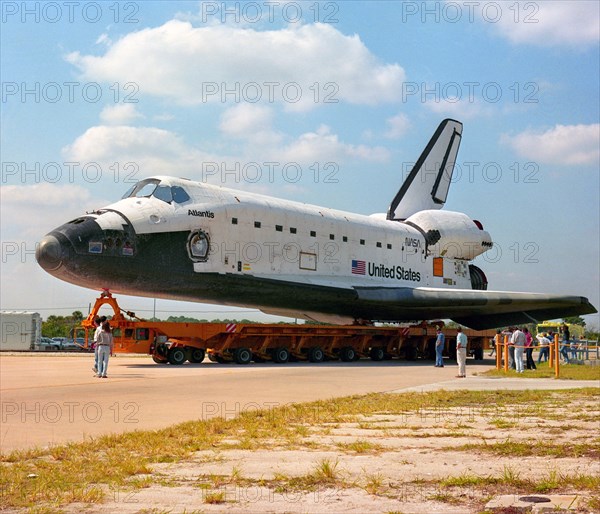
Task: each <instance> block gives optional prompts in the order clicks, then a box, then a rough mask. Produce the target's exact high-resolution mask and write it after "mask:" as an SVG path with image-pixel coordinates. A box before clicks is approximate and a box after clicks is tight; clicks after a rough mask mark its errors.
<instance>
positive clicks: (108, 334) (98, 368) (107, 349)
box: [92, 316, 114, 378]
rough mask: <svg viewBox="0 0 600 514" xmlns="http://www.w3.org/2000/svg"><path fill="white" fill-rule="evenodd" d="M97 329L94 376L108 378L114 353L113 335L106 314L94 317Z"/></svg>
mask: <svg viewBox="0 0 600 514" xmlns="http://www.w3.org/2000/svg"><path fill="white" fill-rule="evenodd" d="M94 324H95V325H96V330H95V332H94V367H93V368H92V369H93V371H94V376H95V377H98V378H108V375H107V371H108V359H109V357H110V356H112V354H113V347H114V346H113V335H112V329H111V328H110V323H109V322H108V321H107V319H106V316H101V317H98V316H97V317H96V318H95V319H94Z"/></svg>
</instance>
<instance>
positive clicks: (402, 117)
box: [385, 113, 410, 139]
mask: <svg viewBox="0 0 600 514" xmlns="http://www.w3.org/2000/svg"><path fill="white" fill-rule="evenodd" d="M386 123H387V126H388V130H387V132H386V133H385V137H387V138H388V139H399V138H401V137H402V136H403V135H404V134H406V132H407V131H408V129H409V128H410V121H409V119H408V116H406V114H402V113H400V114H397V115H396V116H392V117H391V118H388V119H387V120H386Z"/></svg>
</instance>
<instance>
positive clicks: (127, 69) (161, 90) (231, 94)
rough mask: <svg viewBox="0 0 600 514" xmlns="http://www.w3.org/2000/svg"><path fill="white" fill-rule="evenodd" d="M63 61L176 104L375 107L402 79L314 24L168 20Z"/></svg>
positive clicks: (87, 74)
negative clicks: (266, 26) (261, 26)
mask: <svg viewBox="0 0 600 514" xmlns="http://www.w3.org/2000/svg"><path fill="white" fill-rule="evenodd" d="M67 60H68V61H69V62H71V63H72V64H74V65H75V66H77V67H78V68H79V69H80V70H81V73H82V75H83V77H84V78H85V79H87V80H94V81H98V82H111V83H112V82H115V81H117V82H120V83H126V82H135V83H136V84H137V85H138V87H139V91H140V93H142V94H150V95H154V96H159V97H166V98H169V99H171V100H172V101H175V102H177V103H178V104H181V105H197V104H202V103H206V102H231V103H235V102H237V103H239V102H243V101H247V102H255V101H268V102H273V101H277V102H281V103H283V104H284V105H285V106H286V108H287V109H289V110H306V109H310V108H313V107H315V106H316V105H319V104H321V103H324V102H335V101H345V102H349V103H354V104H368V105H376V104H379V103H381V102H390V101H397V100H398V98H399V95H400V92H401V85H402V82H403V81H404V79H405V73H404V70H403V69H402V67H401V66H399V65H398V64H395V63H394V64H385V63H381V62H380V61H379V59H378V58H377V57H376V56H375V55H373V54H372V53H371V52H370V51H369V49H368V48H367V47H366V46H365V45H364V43H363V42H362V41H361V39H360V37H359V36H358V35H352V36H347V35H344V34H342V33H341V32H340V31H338V30H337V29H336V28H334V27H332V26H331V25H327V24H321V23H314V24H308V25H300V26H297V25H293V26H290V27H287V28H284V29H281V30H270V31H258V30H254V29H247V28H240V27H235V26H228V25H215V26H202V27H193V26H192V24H191V23H190V22H188V21H182V20H171V21H168V22H167V23H165V24H164V25H161V26H159V27H155V28H148V29H143V30H140V31H137V32H133V33H130V34H127V35H126V36H124V37H122V38H121V39H119V40H118V41H116V42H114V43H113V44H112V45H111V46H110V47H108V48H107V49H106V52H105V53H104V55H100V56H94V55H82V54H81V53H79V52H73V53H71V54H69V55H68V56H67Z"/></svg>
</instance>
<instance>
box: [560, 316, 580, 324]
mask: <svg viewBox="0 0 600 514" xmlns="http://www.w3.org/2000/svg"><path fill="white" fill-rule="evenodd" d="M563 321H564V322H565V323H569V324H570V325H581V326H582V327H585V320H584V319H583V318H582V317H581V316H571V317H570V318H564V319H563Z"/></svg>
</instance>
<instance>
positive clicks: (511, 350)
mask: <svg viewBox="0 0 600 514" xmlns="http://www.w3.org/2000/svg"><path fill="white" fill-rule="evenodd" d="M515 330H516V329H515V328H512V327H511V328H509V329H508V334H509V337H508V340H509V342H510V344H509V345H508V367H509V368H510V369H515V345H514V344H513V342H512V336H513V334H514V332H515Z"/></svg>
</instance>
